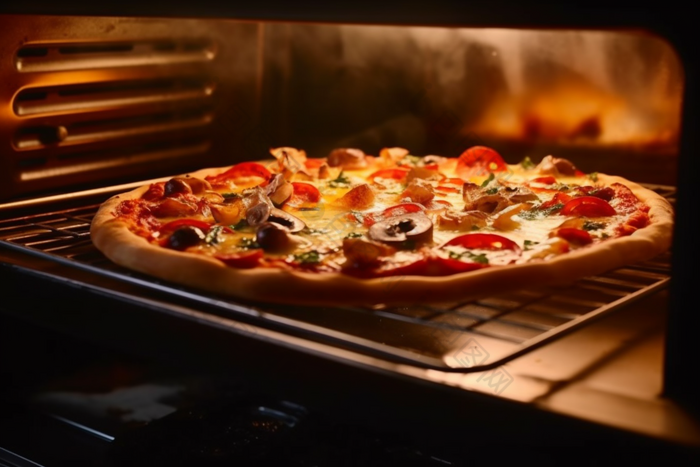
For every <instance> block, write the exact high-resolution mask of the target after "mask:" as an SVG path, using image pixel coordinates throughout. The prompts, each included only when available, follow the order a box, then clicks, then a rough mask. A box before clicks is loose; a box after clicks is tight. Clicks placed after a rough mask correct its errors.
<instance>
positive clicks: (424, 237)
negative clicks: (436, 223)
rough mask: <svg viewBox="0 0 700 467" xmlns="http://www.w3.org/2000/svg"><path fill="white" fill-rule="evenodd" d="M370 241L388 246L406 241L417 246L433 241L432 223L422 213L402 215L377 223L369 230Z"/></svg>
mask: <svg viewBox="0 0 700 467" xmlns="http://www.w3.org/2000/svg"><path fill="white" fill-rule="evenodd" d="M368 235H369V237H370V238H371V239H372V240H376V241H379V242H384V243H389V244H401V243H403V242H406V241H407V240H410V241H413V242H416V243H417V244H421V243H428V242H431V241H432V240H433V223H432V221H431V220H430V218H429V217H428V216H426V215H425V214H422V213H411V214H404V215H403V216H397V217H392V218H391V219H387V220H385V221H382V222H377V223H376V224H374V225H372V227H370V228H369V232H368Z"/></svg>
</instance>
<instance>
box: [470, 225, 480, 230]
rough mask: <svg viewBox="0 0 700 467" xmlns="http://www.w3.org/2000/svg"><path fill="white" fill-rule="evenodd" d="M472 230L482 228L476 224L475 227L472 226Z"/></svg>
mask: <svg viewBox="0 0 700 467" xmlns="http://www.w3.org/2000/svg"><path fill="white" fill-rule="evenodd" d="M472 230H481V227H479V226H478V225H476V224H474V225H472Z"/></svg>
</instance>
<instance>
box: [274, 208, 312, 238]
mask: <svg viewBox="0 0 700 467" xmlns="http://www.w3.org/2000/svg"><path fill="white" fill-rule="evenodd" d="M267 221H268V222H274V223H275V224H279V225H281V226H283V227H285V228H286V229H288V230H289V231H290V232H292V233H296V232H301V231H302V230H304V229H305V228H306V224H305V223H304V221H303V220H301V219H299V218H298V217H296V216H293V215H291V214H289V213H288V212H287V211H283V210H281V209H277V208H272V209H271V210H270V215H269V216H268V218H267Z"/></svg>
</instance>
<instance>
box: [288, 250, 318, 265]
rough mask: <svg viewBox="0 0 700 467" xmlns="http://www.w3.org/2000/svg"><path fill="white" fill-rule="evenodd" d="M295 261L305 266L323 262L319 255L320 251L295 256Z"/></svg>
mask: <svg viewBox="0 0 700 467" xmlns="http://www.w3.org/2000/svg"><path fill="white" fill-rule="evenodd" d="M294 260H295V261H296V262H298V263H303V264H311V263H318V262H320V261H321V255H319V254H318V251H316V250H311V251H306V252H304V253H299V254H296V255H294Z"/></svg>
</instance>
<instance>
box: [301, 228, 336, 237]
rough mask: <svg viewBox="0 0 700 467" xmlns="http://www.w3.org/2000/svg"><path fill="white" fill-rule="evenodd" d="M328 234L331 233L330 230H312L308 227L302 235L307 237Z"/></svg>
mask: <svg viewBox="0 0 700 467" xmlns="http://www.w3.org/2000/svg"><path fill="white" fill-rule="evenodd" d="M328 232H330V230H328V229H310V228H308V227H307V228H305V229H304V230H302V232H301V233H304V234H307V235H323V234H327V233H328Z"/></svg>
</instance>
